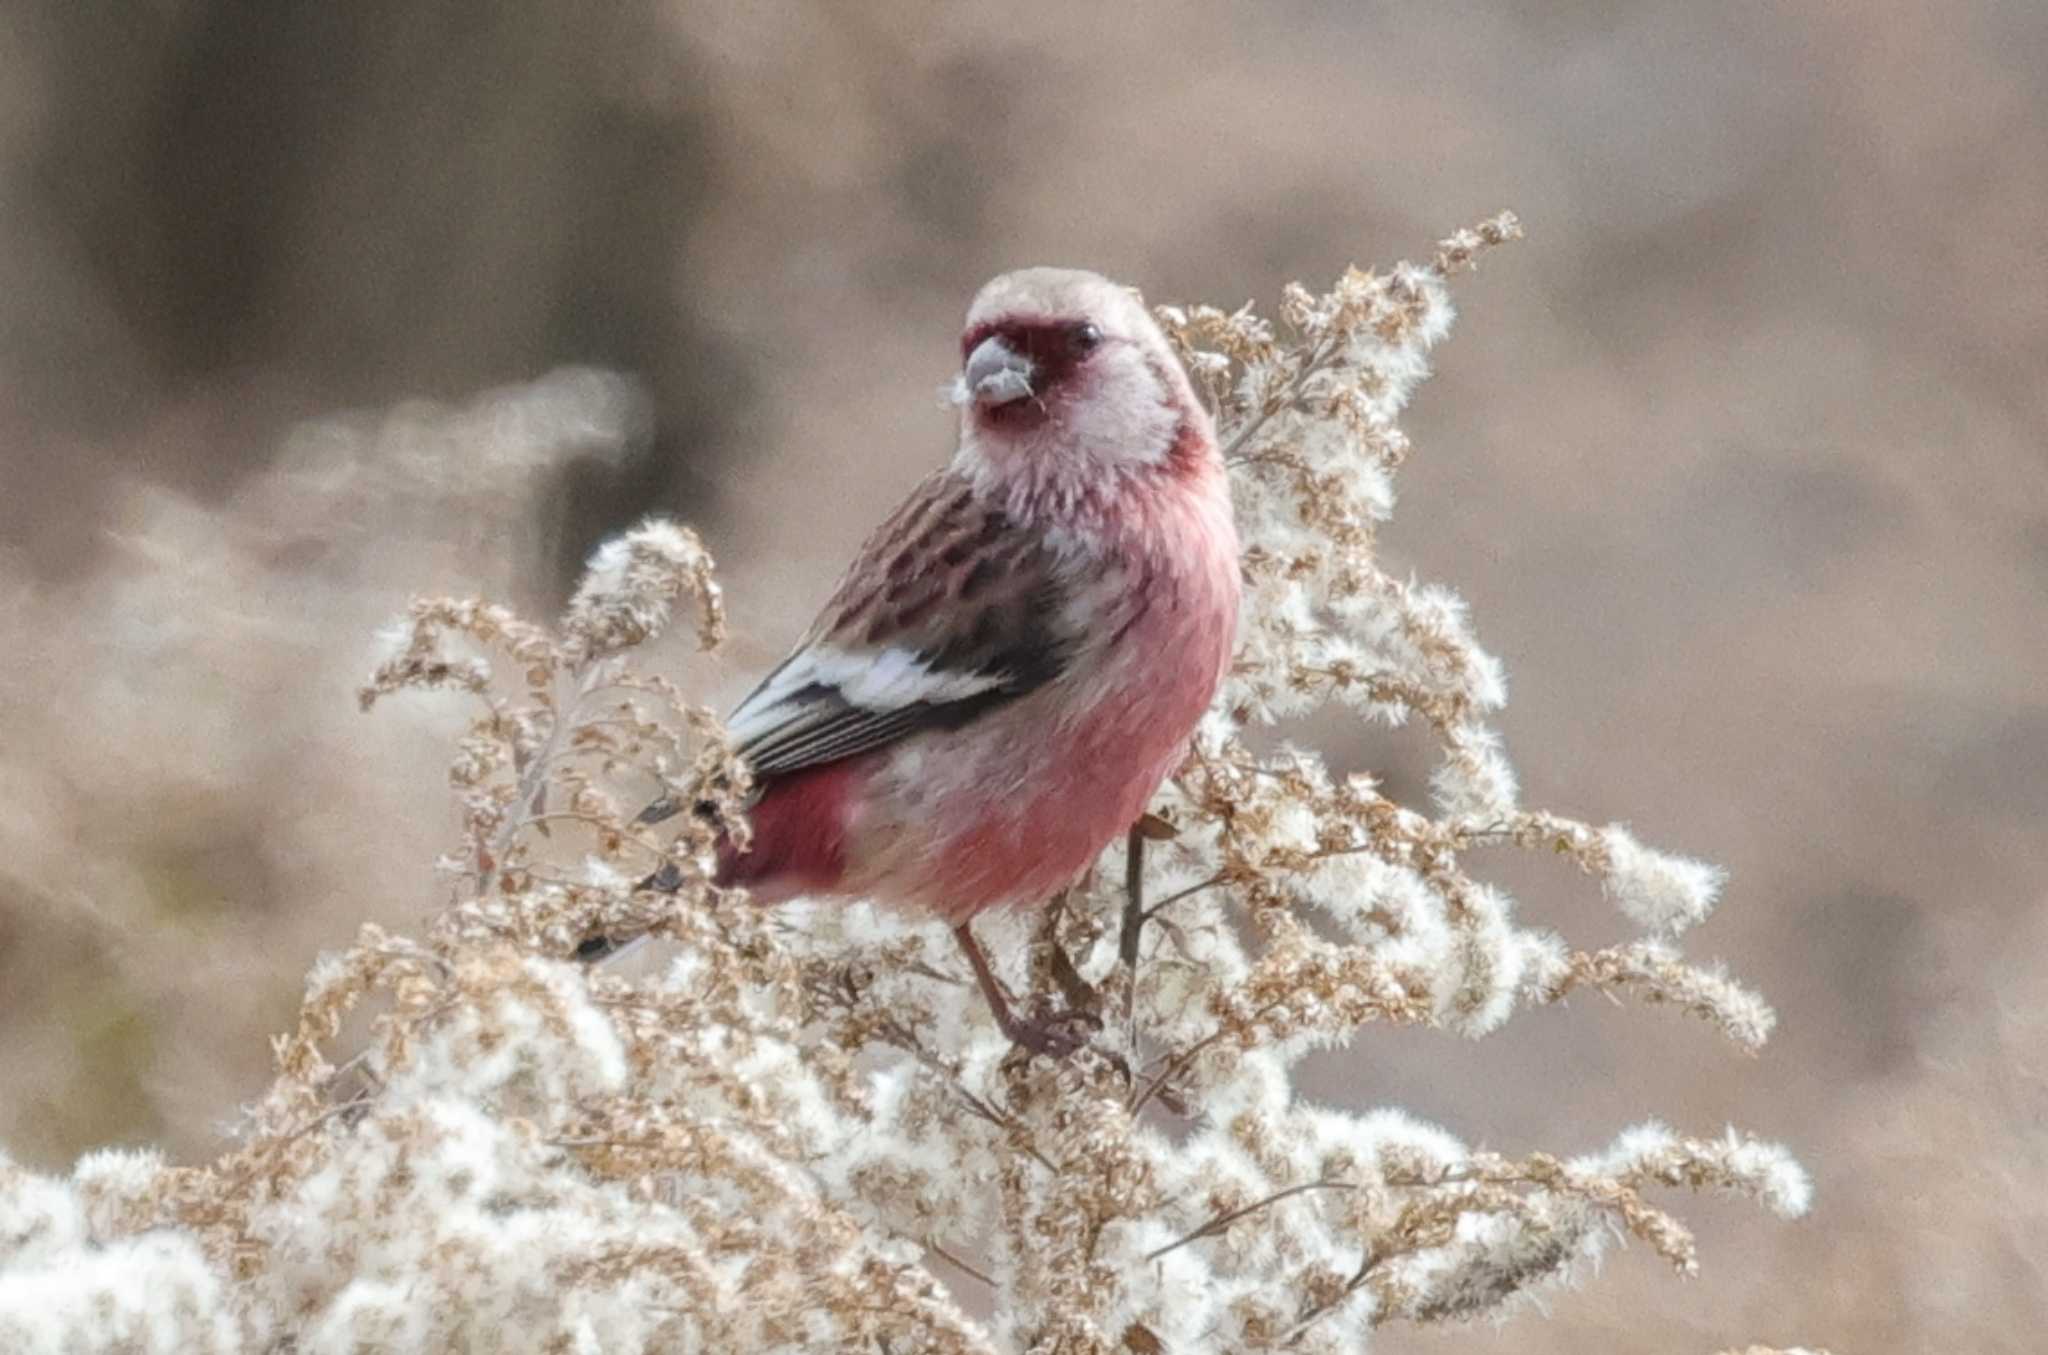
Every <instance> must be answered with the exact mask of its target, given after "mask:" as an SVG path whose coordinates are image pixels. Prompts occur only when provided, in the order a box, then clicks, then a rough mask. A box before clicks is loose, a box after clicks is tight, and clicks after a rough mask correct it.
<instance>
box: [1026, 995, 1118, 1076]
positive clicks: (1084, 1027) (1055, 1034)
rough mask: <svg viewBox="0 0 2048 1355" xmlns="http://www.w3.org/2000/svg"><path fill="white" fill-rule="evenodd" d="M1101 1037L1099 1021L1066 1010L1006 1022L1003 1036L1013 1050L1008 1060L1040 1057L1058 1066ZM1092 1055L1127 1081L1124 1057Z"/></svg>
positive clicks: (1078, 1011) (1107, 1052)
mask: <svg viewBox="0 0 2048 1355" xmlns="http://www.w3.org/2000/svg"><path fill="white" fill-rule="evenodd" d="M1101 1033H1102V1017H1101V1016H1100V1015H1099V1014H1098V1013H1096V1012H1093V1011H1090V1010H1088V1009H1087V1008H1085V1007H1067V1008H1064V1009H1062V1010H1060V1011H1055V1012H1042V1013H1039V1014H1038V1015H1035V1016H1030V1017H1019V1018H1015V1019H1012V1020H1010V1021H1008V1022H1006V1023H1005V1024H1004V1026H1003V1034H1005V1035H1007V1036H1008V1037H1009V1039H1010V1043H1011V1044H1013V1045H1015V1046H1016V1050H1015V1052H1014V1053H1013V1055H1012V1057H1016V1056H1018V1055H1021V1056H1024V1057H1027V1058H1028V1057H1029V1056H1031V1055H1033V1054H1037V1055H1042V1056H1044V1057H1046V1058H1049V1059H1052V1060H1053V1061H1054V1062H1061V1061H1063V1060H1065V1059H1068V1058H1070V1057H1072V1056H1073V1055H1075V1054H1077V1053H1079V1052H1080V1051H1081V1050H1083V1049H1086V1048H1089V1047H1090V1042H1091V1041H1092V1040H1093V1039H1094V1037H1095V1036H1097V1035H1100V1034H1101ZM1095 1052H1096V1053H1097V1054H1099V1055H1101V1056H1102V1058H1103V1059H1104V1060H1106V1061H1107V1062H1109V1063H1110V1064H1111V1065H1113V1066H1114V1067H1117V1068H1119V1069H1121V1070H1122V1071H1123V1074H1124V1077H1125V1079H1126V1080H1128V1079H1129V1078H1130V1064H1129V1063H1128V1062H1127V1061H1126V1060H1125V1059H1124V1056H1123V1055H1121V1054H1118V1053H1115V1052H1113V1051H1111V1050H1106V1049H1100V1048H1098V1049H1096V1050H1095Z"/></svg>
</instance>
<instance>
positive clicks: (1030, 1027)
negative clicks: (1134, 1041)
mask: <svg viewBox="0 0 2048 1355" xmlns="http://www.w3.org/2000/svg"><path fill="white" fill-rule="evenodd" d="M953 937H954V939H955V940H957V941H958V942H959V943H960V949H961V950H963V951H965V952H966V953H967V963H968V964H969V965H971V966H973V969H974V977H975V980H976V981H977V982H979V983H980V984H981V991H982V994H983V996H985V997H987V998H988V1005H989V1010H990V1011H991V1012H992V1013H994V1015H995V1018H996V1026H997V1027H998V1028H999V1029H1000V1030H1001V1031H1002V1032H1003V1035H1004V1037H1005V1038H1007V1039H1008V1040H1009V1041H1010V1043H1011V1044H1014V1045H1021V1046H1022V1047H1024V1048H1025V1049H1028V1050H1030V1051H1031V1052H1032V1053H1034V1054H1044V1055H1045V1056H1046V1057H1048V1058H1054V1059H1063V1058H1065V1057H1066V1056H1067V1055H1069V1054H1071V1053H1073V1052H1074V1051H1075V1050H1077V1049H1079V1048H1080V1047H1081V1046H1082V1045H1084V1044H1087V1043H1088V1036H1087V1035H1086V1034H1084V1033H1081V1032H1079V1031H1076V1030H1075V1028H1074V1027H1075V1026H1076V1025H1077V1024H1084V1025H1092V1026H1097V1027H1099V1026H1100V1024H1101V1023H1100V1022H1099V1021H1097V1020H1096V1018H1095V1016H1094V1014H1093V1013H1091V1012H1071V1011H1070V1012H1059V1013H1056V1014H1054V1015H1052V1016H1049V1017H1044V1018H1038V1019H1030V1020H1027V1019H1025V1018H1023V1017H1020V1016H1018V1015H1017V1013H1016V1012H1015V1011H1014V1010H1012V1008H1011V1006H1010V998H1009V995H1008V994H1007V993H1005V992H1004V991H1003V985H1002V984H1001V983H1000V982H999V981H998V980H997V979H996V974H995V970H993V969H991V968H989V963H988V957H987V956H986V955H984V954H982V953H981V946H980V945H979V944H977V943H976V941H975V939H974V932H973V931H972V930H971V929H970V928H969V927H968V925H967V924H966V923H965V922H963V923H961V924H960V925H959V926H957V927H955V928H954V929H953Z"/></svg>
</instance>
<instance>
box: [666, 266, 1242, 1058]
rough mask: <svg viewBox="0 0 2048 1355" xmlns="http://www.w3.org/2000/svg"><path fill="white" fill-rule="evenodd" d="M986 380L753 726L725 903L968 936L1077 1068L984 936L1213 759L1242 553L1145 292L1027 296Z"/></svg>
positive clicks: (991, 334)
mask: <svg viewBox="0 0 2048 1355" xmlns="http://www.w3.org/2000/svg"><path fill="white" fill-rule="evenodd" d="M960 362H961V365H960V369H959V372H958V374H957V375H956V376H955V377H954V378H953V380H952V381H951V383H950V385H949V387H948V388H947V391H946V395H947V398H948V400H949V402H950V403H951V405H952V406H953V407H954V408H955V409H956V410H957V413H958V419H959V442H958V446H957V450H956V451H955V452H954V454H953V456H952V458H951V460H950V461H949V462H948V463H947V464H946V465H944V466H943V467H941V468H940V469H938V470H936V471H934V472H933V473H931V474H930V475H928V476H927V477H926V478H925V479H924V480H923V481H922V482H921V483H919V484H918V485H917V486H916V488H914V489H913V490H912V491H911V492H910V494H909V496H908V497H907V498H906V499H905V500H904V501H903V503H902V504H901V506H899V507H898V508H897V509H896V510H895V511H894V512H893V513H891V514H890V515H889V516H888V517H887V518H886V519H885V520H884V521H883V522H882V523H881V525H880V526H878V527H877V528H875V530H874V531H873V533H872V534H871V535H870V536H869V537H868V538H867V540H866V543H865V544H864V545H863V546H862V547H861V549H860V551H859V552H858V554H857V555H856V556H855V558H854V560H853V562H852V564H851V565H850V566H849V567H848V568H847V570H846V572H845V573H844V575H843V576H842V577H841V578H840V580H839V582H838V584H837V586H836V587H835V588H834V590H833V591H832V593H831V595H830V597H829V599H828V600H827V601H826V603H825V604H824V606H823V608H822V609H821V610H820V612H819V613H818V615H817V619H816V620H815V621H814V622H813V623H812V624H811V626H810V628H809V629H808V630H807V631H805V632H804V634H803V636H802V638H801V639H799V640H798V641H797V642H796V644H795V646H794V647H793V648H792V649H791V650H790V651H789V654H788V656H787V657H786V658H784V659H783V660H782V661H781V663H779V664H778V665H776V667H775V668H774V669H772V670H771V671H770V672H769V673H768V674H767V676H765V677H764V678H762V679H761V681H760V683H759V685H757V686H756V687H755V688H754V689H753V691H752V692H751V693H750V694H749V695H748V696H747V697H746V698H745V699H743V700H742V701H741V702H740V703H739V704H738V706H736V707H735V708H734V709H733V711H732V714H731V717H730V719H729V720H728V721H727V730H728V733H729V735H730V737H731V739H732V740H733V742H734V746H735V749H736V751H737V752H738V754H739V755H740V756H741V757H742V758H743V759H744V760H745V761H746V763H747V764H748V766H749V768H750V769H751V771H752V774H753V783H752V792H751V794H752V797H753V798H752V800H751V803H750V804H749V806H748V807H747V810H746V814H747V819H748V823H749V826H750V829H751V832H750V834H749V842H748V845H747V847H746V848H745V849H744V850H741V849H739V848H737V847H735V846H733V845H732V844H731V842H730V841H729V840H728V841H726V842H724V843H722V844H721V846H720V848H719V851H718V857H717V861H718V864H717V881H718V883H720V884H723V885H737V886H744V887H745V888H746V889H747V890H748V891H749V893H750V895H751V897H752V898H753V899H755V900H756V901H758V902H761V903H763V904H773V903H777V902H781V901H784V900H787V899H791V898H795V897H799V896H809V897H822V898H843V899H855V898H866V899H870V900H873V901H876V902H878V903H880V904H882V905H884V906H889V907H893V908H897V909H902V910H906V911H909V912H911V913H913V914H919V915H926V916H932V917H936V918H940V919H943V920H944V921H945V922H946V923H947V924H948V925H950V926H951V927H952V929H953V934H954V936H955V937H956V938H957V939H958V942H959V944H960V947H961V949H962V950H963V951H964V952H965V954H966V957H967V959H968V961H969V964H970V967H971V968H972V969H973V971H974V974H975V977H976V980H977V982H978V983H979V985H980V986H981V988H982V991H983V992H984V993H985V995H986V997H987V1000H988V1002H989V1006H990V1009H991V1011H992V1012H993V1014H994V1016H995V1020H996V1024H997V1026H998V1027H999V1028H1000V1029H1001V1031H1002V1032H1003V1034H1004V1035H1005V1036H1007V1037H1008V1038H1009V1039H1010V1040H1011V1041H1012V1042H1013V1043H1014V1044H1016V1045H1020V1046H1023V1047H1024V1048H1026V1049H1028V1050H1030V1051H1032V1052H1034V1053H1043V1054H1051V1055H1055V1056H1063V1055H1064V1054H1066V1053H1069V1052H1071V1051H1072V1049H1073V1048H1074V1047H1076V1045H1077V1044H1078V1043H1079V1041H1078V1040H1077V1038H1076V1037H1075V1036H1074V1035H1073V1034H1072V1031H1071V1028H1070V1026H1063V1025H1061V1024H1060V1023H1058V1022H1057V1021H1055V1020H1049V1019H1027V1018H1024V1017H1020V1016H1019V1015H1018V1014H1017V1013H1016V1012H1015V1011H1013V1010H1012V1008H1011V1006H1010V1004H1009V1002H1008V1000H1007V998H1006V996H1005V994H1004V991H1003V988H1002V985H1001V984H1000V982H999V981H998V980H997V979H996V978H995V976H994V973H993V971H992V969H991V967H990V965H989V963H988V960H987V957H986V955H985V953H984V952H983V951H982V949H981V947H980V945H979V944H978V943H977V942H976V940H975V938H974V934H973V931H972V929H971V923H972V921H973V919H974V918H975V917H976V916H978V915H979V914H981V913H983V912H985V911H987V910H989V909H991V908H1000V907H1019V906H1021V907H1030V906H1034V905H1038V904H1043V903H1045V902H1046V901H1048V900H1050V899H1051V898H1052V897H1053V896H1055V895H1056V894H1057V893H1058V892H1059V891H1061V890H1062V889H1064V888H1065V887H1067V886H1068V885H1070V884H1072V883H1073V882H1074V881H1075V880H1076V879H1077V878H1079V877H1080V876H1081V875H1082V874H1084V873H1085V872H1086V871H1087V870H1088V868H1089V867H1090V866H1091V865H1092V864H1093V862H1094V861H1095V860H1096V858H1097V856H1098V855H1099V854H1100V853H1101V852H1102V850H1103V849H1104V848H1105V847H1107V846H1108V845H1109V844H1110V843H1111V842H1114V841H1116V840H1118V839H1119V838H1120V837H1122V836H1123V835H1124V834H1125V833H1126V832H1128V831H1129V830H1130V829H1131V828H1132V826H1133V825H1134V824H1135V823H1136V822H1137V821H1138V820H1139V819H1140V817H1141V816H1142V815H1143V814H1144V813H1145V810H1146V806H1147V804H1148V803H1149V802H1150V800H1151V799H1152V797H1153V795H1154V794H1155V793H1156V792H1157V791H1158V789H1159V787H1160V785H1161V784H1162V783H1163V782H1164V781H1165V779H1166V778H1167V776H1168V775H1169V774H1171V773H1172V772H1173V771H1174V769H1175V768H1176V767H1177V766H1178V765H1179V764H1180V762H1181V761H1182V759H1183V758H1184V757H1185V756H1186V755H1187V752H1188V748H1189V741H1190V738H1191V736H1192V734H1193V732H1194V730H1195V728H1196V726H1197V724H1198V722H1199V721H1200V719H1201V717H1202V715H1203V713H1204V711H1205V710H1206V709H1207V708H1208V707H1209V705H1210V703H1211V701H1212V700H1213V699H1214V697H1215V695H1216V692H1217V691H1218V689H1219V687H1220V685H1221V684H1222V682H1223V680H1224V678H1225V676H1226V674H1227V672H1228V670H1229V666H1230V661H1231V653H1232V648H1233V642H1234V636H1235V631H1236V623H1237V612H1238V603H1239V594H1240V588H1241V577H1240V568H1239V562H1238V542H1237V532H1236V527H1235V524H1234V521H1233V518H1232V511H1231V501H1230V488H1229V481H1228V476H1227V473H1226V468H1225V465H1224V462H1223V457H1222V454H1221V452H1220V450H1219V448H1218V445H1217V440H1216V432H1215V427H1214V424H1213V421H1212V419H1211V417H1210V415H1209V413H1208V410H1207V408H1206V407H1205V405H1204V404H1203V402H1202V401H1201V400H1200V399H1199V398H1198V397H1197V396H1196V394H1195V391H1194V388H1193V386H1192V384H1191V383H1190V381H1189V379H1188V377H1187V374H1186V372H1185V371H1184V370H1183V368H1182V366H1181V364H1180V362H1179V360H1178V358H1177V357H1176V356H1175V354H1174V351H1173V349H1172V347H1171V346H1170V345H1169V344H1168V342H1167V340H1166V337H1165V335H1164V333H1163V332H1162V331H1161V329H1160V327H1159V325H1158V324H1157V323H1156V322H1155V321H1154V319H1153V317H1152V316H1151V314H1150V313H1149V312H1148V311H1147V310H1146V309H1145V307H1144V305H1143V304H1142V302H1140V301H1139V299H1138V298H1137V296H1136V294H1135V293H1134V292H1132V291H1131V290H1129V289H1127V288H1125V287H1121V286H1119V285H1117V284H1115V283H1113V282H1111V281H1109V280H1108V279H1107V278H1104V277H1102V276H1100V275H1098V274H1096V273H1092V272H1086V271H1082V270H1077V269H1063V268H1027V269H1022V270H1019V271H1015V272H1009V273H1005V274H1003V275H1001V276H999V277H997V278H995V279H994V280H992V281H991V282H989V283H988V284H987V285H986V286H984V287H983V288H982V289H981V290H980V292H979V293H978V294H977V295H976V296H975V298H974V300H973V303H972V305H971V306H970V307H969V310H968V313H967V318H966V325H965V329H964V332H963V334H962V337H961V340H960ZM684 807H685V806H682V805H680V804H678V803H677V802H675V801H673V800H668V799H664V800H661V801H657V802H656V803H655V804H653V805H650V806H649V807H648V809H647V811H645V812H644V813H643V814H642V816H641V821H642V822H645V823H654V822H659V821H660V820H661V819H663V818H666V817H668V816H669V815H671V814H673V813H677V812H680V811H681V810H682V809H683V808H684ZM651 878H653V877H651ZM674 883H675V881H673V880H672V881H670V883H669V887H671V888H673V887H674ZM657 887H659V886H658V881H657Z"/></svg>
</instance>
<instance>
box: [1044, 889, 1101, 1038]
mask: <svg viewBox="0 0 2048 1355" xmlns="http://www.w3.org/2000/svg"><path fill="white" fill-rule="evenodd" d="M1070 893H1071V891H1070V890H1065V889H1062V890H1061V891H1060V892H1059V893H1057V894H1055V895H1053V896H1052V902H1051V903H1050V904H1048V905H1046V909H1045V920H1044V922H1043V923H1042V924H1040V928H1039V935H1038V943H1039V945H1040V946H1041V947H1043V949H1042V950H1041V951H1040V954H1041V955H1042V956H1043V963H1044V965H1045V974H1046V977H1048V978H1050V979H1051V980H1052V981H1053V983H1054V985H1055V986H1057V987H1058V988H1059V990H1060V995H1061V996H1062V997H1064V998H1065V999H1066V1000H1067V1006H1068V1008H1069V1009H1071V1010H1073V1011H1083V1012H1092V1011H1095V1010H1097V1009H1099V1008H1100V1007H1101V1006H1102V999H1101V995H1100V994H1098V993H1097V992H1096V991H1095V989H1094V987H1093V986H1092V985H1091V984H1089V982H1088V980H1086V979H1084V978H1082V977H1081V971H1080V970H1078V969H1076V968H1074V961H1073V959H1072V957H1070V956H1069V955H1068V954H1067V948H1066V947H1065V946H1062V945H1061V944H1060V914H1062V913H1064V912H1065V911H1066V910H1067V898H1068V896H1069V894H1070Z"/></svg>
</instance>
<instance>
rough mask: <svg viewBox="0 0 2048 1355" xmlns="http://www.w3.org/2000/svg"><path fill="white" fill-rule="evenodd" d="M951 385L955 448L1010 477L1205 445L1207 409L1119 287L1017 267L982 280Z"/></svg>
mask: <svg viewBox="0 0 2048 1355" xmlns="http://www.w3.org/2000/svg"><path fill="white" fill-rule="evenodd" d="M960 357H961V368H960V374H959V375H958V376H957V377H956V378H954V380H953V383H952V385H951V387H950V388H949V395H950V397H951V399H952V401H953V403H954V404H956V405H958V406H959V408H960V433H961V455H962V458H963V459H964V460H967V461H970V462H972V463H974V467H975V469H976V470H978V471H982V472H985V473H995V474H998V475H1002V476H1004V477H1005V478H1008V477H1009V476H1011V475H1015V474H1027V475H1030V476H1032V477H1033V478H1036V477H1039V476H1042V475H1046V474H1054V475H1060V476H1063V477H1064V476H1069V475H1072V476H1082V475H1086V474H1087V473H1088V472H1090V471H1135V470H1139V469H1141V468H1144V467H1148V466H1161V467H1169V466H1171V465H1172V464H1173V463H1174V462H1175V461H1176V459H1185V458H1189V457H1200V456H1207V455H1211V454H1212V445H1213V441H1214V439H1213V435H1212V433H1211V429H1210V425H1209V419H1208V415H1207V413H1206V412H1205V411H1204V410H1203V408H1202V406H1201V403H1200V401H1198V400H1197V399H1196V398H1195V395H1194V391H1193V388H1192V387H1191V386H1190V385H1189V384H1188V379H1187V376H1186V374H1185V373H1184V372H1183V371H1182V370H1181V366H1180V363H1179V361H1178V360H1177V359H1176V358H1175V357H1174V355H1173V350H1172V349H1171V348H1170V347H1169V346H1168V345H1167V342H1166V336H1165V335H1164V334H1162V333H1161V332H1160V330H1159V326H1158V325H1157V324H1156V323H1154V321H1153V319H1152V317H1151V315H1149V314H1148V313H1147V312H1146V310H1145V307H1144V306H1143V305H1142V304H1141V303H1140V302H1139V301H1138V299H1137V297H1136V296H1135V295H1134V294H1133V293H1132V292H1131V291H1130V290H1128V289H1127V288H1123V287H1119V286H1117V285H1116V284H1115V283H1113V282H1111V281H1109V279H1107V278H1104V277H1101V276H1099V275H1098V274H1095V273H1086V272H1082V271H1080V270H1077V269H1067V268H1026V269H1022V270H1020V271H1018V272H1015V273H1005V274H1003V275H1002V276H1001V277H999V278H996V279H995V280H994V281H992V282H990V283H989V284H988V285H987V286H986V287H983V288H982V289H981V294H980V295H979V296H977V297H975V299H974V305H973V306H972V307H971V308H970V309H969V311H968V313H967V327H966V330H965V332H964V333H963V334H962V336H961V340H960Z"/></svg>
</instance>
